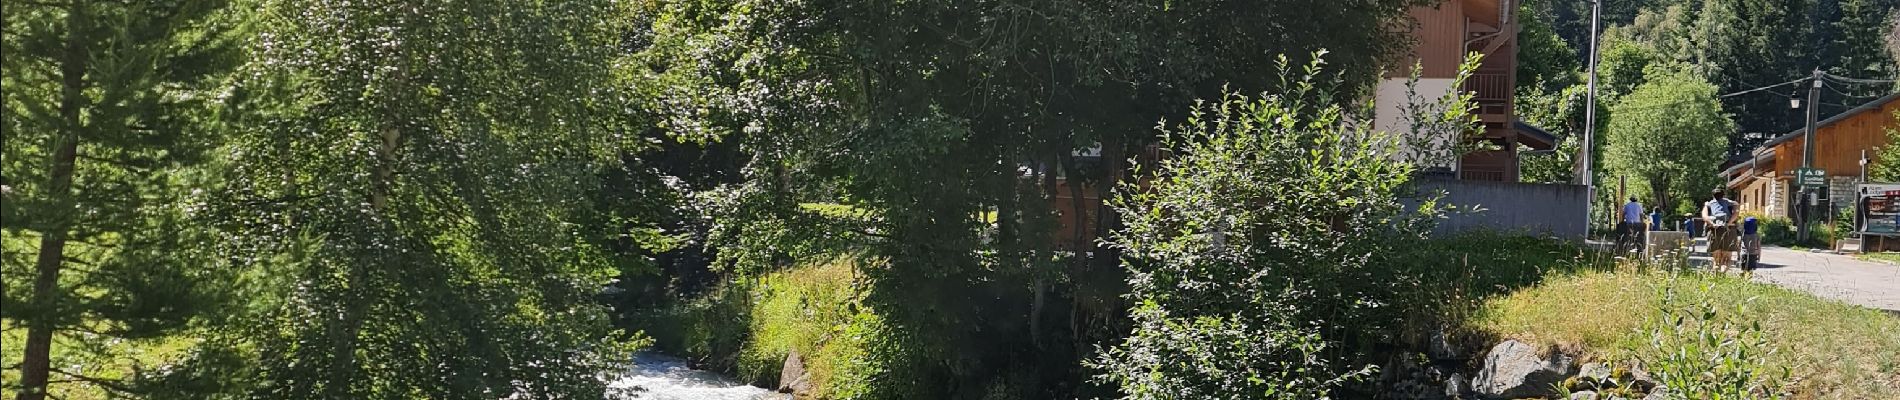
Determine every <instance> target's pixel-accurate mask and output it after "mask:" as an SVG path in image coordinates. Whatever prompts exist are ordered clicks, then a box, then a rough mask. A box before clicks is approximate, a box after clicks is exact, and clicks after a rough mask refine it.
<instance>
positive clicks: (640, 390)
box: [607, 352, 792, 400]
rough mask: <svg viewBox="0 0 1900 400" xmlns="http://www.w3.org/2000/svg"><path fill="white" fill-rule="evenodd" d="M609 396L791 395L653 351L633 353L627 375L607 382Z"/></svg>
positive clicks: (759, 399) (764, 399)
mask: <svg viewBox="0 0 1900 400" xmlns="http://www.w3.org/2000/svg"><path fill="white" fill-rule="evenodd" d="M607 388H608V389H607V390H608V391H607V398H609V399H616V400H621V399H641V400H768V399H769V400H779V399H791V398H792V397H791V395H788V394H782V393H777V392H773V391H772V390H770V389H765V388H760V387H757V386H751V385H747V384H744V383H741V382H739V381H737V380H733V379H732V378H728V377H725V376H723V375H719V374H716V373H713V372H708V371H701V370H696V369H693V368H692V367H690V366H689V365H688V364H687V363H686V360H682V359H679V358H678V357H672V356H667V355H664V354H659V353H653V352H641V353H639V354H635V355H634V357H633V367H632V369H631V370H630V371H628V373H627V374H626V375H623V376H620V377H617V378H615V379H614V380H613V381H612V382H608V384H607Z"/></svg>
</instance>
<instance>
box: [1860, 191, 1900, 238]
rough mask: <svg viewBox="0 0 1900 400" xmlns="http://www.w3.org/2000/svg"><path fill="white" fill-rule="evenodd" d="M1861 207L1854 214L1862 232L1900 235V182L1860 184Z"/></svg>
mask: <svg viewBox="0 0 1900 400" xmlns="http://www.w3.org/2000/svg"><path fill="white" fill-rule="evenodd" d="M1857 192H1858V193H1859V194H1860V202H1859V204H1858V206H1859V209H1858V210H1856V211H1858V212H1856V213H1855V214H1854V216H1855V219H1858V220H1860V221H1858V222H1859V223H1858V224H1856V225H1859V226H1860V232H1861V233H1866V234H1874V235H1900V184H1867V185H1860V188H1859V190H1857Z"/></svg>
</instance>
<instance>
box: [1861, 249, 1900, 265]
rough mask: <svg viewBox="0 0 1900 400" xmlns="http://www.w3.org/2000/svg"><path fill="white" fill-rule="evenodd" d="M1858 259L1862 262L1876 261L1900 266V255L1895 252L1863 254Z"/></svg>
mask: <svg viewBox="0 0 1900 400" xmlns="http://www.w3.org/2000/svg"><path fill="white" fill-rule="evenodd" d="M1856 257H1858V258H1860V259H1862V260H1867V261H1876V262H1883V263H1888V264H1895V265H1900V253H1894V252H1880V253H1861V254H1860V255H1858V256H1856Z"/></svg>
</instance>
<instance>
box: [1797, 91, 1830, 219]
mask: <svg viewBox="0 0 1900 400" xmlns="http://www.w3.org/2000/svg"><path fill="white" fill-rule="evenodd" d="M1813 80H1814V83H1813V84H1810V85H1808V109H1807V112H1808V118H1807V129H1806V131H1807V132H1806V133H1805V134H1803V135H1801V136H1802V139H1801V168H1802V169H1804V170H1805V169H1808V168H1813V167H1814V128H1815V127H1814V124H1815V119H1817V118H1820V115H1821V68H1819V67H1816V68H1815V69H1814V78H1813ZM1794 179H1795V184H1797V185H1800V187H1801V199H1800V200H1801V202H1800V203H1801V208H1800V214H1799V217H1800V220H1801V223H1800V224H1797V225H1796V228H1797V229H1796V237H1797V238H1798V239H1800V240H1803V241H1805V240H1808V225H1809V222H1810V221H1809V220H1810V219H1813V218H1810V215H1809V214H1813V212H1814V206H1815V204H1814V203H1816V202H1815V199H1816V198H1817V197H1819V195H1817V194H1815V191H1816V189H1815V188H1814V187H1812V186H1808V185H1806V184H1805V182H1802V180H1804V179H1806V178H1804V177H1802V176H1801V174H1795V177H1794ZM1823 179H1825V178H1823ZM1823 182H1825V181H1823Z"/></svg>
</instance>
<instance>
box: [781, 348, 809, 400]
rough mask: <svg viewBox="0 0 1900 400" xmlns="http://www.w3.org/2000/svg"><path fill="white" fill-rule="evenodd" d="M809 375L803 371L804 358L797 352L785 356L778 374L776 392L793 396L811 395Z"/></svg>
mask: <svg viewBox="0 0 1900 400" xmlns="http://www.w3.org/2000/svg"><path fill="white" fill-rule="evenodd" d="M811 390H812V387H811V373H810V372H806V371H805V358H804V357H800V356H799V355H798V351H797V350H793V351H791V352H789V353H786V354H785V364H784V365H783V367H782V368H780V369H779V372H778V392H779V393H791V394H793V395H795V396H805V395H809V394H811Z"/></svg>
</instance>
